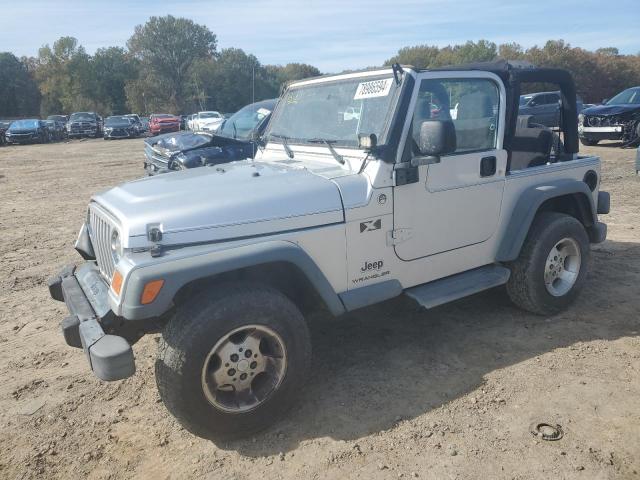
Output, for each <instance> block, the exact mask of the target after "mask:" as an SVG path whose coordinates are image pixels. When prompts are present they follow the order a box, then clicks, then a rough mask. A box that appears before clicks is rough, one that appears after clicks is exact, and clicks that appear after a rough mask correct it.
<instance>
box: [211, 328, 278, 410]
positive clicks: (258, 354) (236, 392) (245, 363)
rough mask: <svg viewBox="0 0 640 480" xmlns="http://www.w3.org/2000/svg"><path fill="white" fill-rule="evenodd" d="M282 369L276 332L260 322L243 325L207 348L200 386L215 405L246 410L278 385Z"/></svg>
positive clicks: (264, 399)
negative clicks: (210, 347)
mask: <svg viewBox="0 0 640 480" xmlns="http://www.w3.org/2000/svg"><path fill="white" fill-rule="evenodd" d="M286 369H287V352H286V348H285V345H284V342H283V340H282V338H281V337H280V335H278V334H277V333H276V332H275V331H274V330H272V329H271V328H269V327H266V326H264V325H247V326H243V327H239V328H236V329H234V330H232V331H231V332H229V333H227V334H226V335H225V336H223V337H222V338H221V339H220V340H218V342H217V343H216V344H215V345H214V347H213V348H212V349H211V351H210V352H209V354H208V355H207V358H206V360H205V362H204V365H203V368H202V389H203V391H204V394H205V397H206V398H207V400H208V401H209V403H211V405H213V406H214V407H215V408H217V409H219V410H222V411H225V412H232V413H241V412H247V411H250V410H253V409H254V408H256V407H258V406H259V405H261V404H262V403H263V402H264V401H266V400H267V398H269V397H270V396H271V395H272V394H273V392H275V391H276V390H277V389H278V387H279V386H280V384H281V383H282V381H283V379H284V377H285V373H286Z"/></svg>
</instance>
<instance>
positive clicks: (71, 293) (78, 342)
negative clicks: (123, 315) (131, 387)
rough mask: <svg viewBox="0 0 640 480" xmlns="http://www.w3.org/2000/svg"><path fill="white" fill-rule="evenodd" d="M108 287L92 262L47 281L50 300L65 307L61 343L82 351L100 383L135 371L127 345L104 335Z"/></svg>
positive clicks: (129, 347) (115, 336) (66, 270)
mask: <svg viewBox="0 0 640 480" xmlns="http://www.w3.org/2000/svg"><path fill="white" fill-rule="evenodd" d="M108 289H109V287H108V285H107V284H106V283H105V282H104V280H102V277H101V276H100V273H99V272H98V269H97V267H96V266H95V264H94V263H93V262H87V263H85V264H83V265H81V266H80V267H77V268H76V267H73V266H68V267H65V268H64V269H63V270H62V271H61V272H60V274H59V275H58V276H56V277H54V278H52V279H50V280H49V293H50V295H51V297H52V298H53V299H54V300H58V301H62V302H64V303H65V304H66V305H67V308H68V309H69V313H70V314H71V315H70V316H68V317H67V318H65V319H64V320H63V321H62V324H61V327H62V333H63V336H64V338H65V341H66V342H67V344H68V345H70V346H72V347H78V348H82V349H83V350H84V352H85V354H86V355H87V360H88V361H89V365H90V367H91V370H92V371H93V373H94V374H95V375H96V376H97V377H98V378H100V379H101V380H107V381H110V380H121V379H123V378H127V377H129V376H131V375H133V374H134V373H135V371H136V367H135V360H134V357H133V350H132V349H131V345H130V344H129V342H127V340H126V339H124V338H123V337H121V336H118V335H109V334H106V333H105V331H104V329H103V327H102V321H103V320H104V319H105V318H107V317H108V316H112V315H113V313H112V312H111V310H110V308H109V299H108V291H109V290H108Z"/></svg>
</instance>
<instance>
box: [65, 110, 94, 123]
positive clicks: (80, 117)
mask: <svg viewBox="0 0 640 480" xmlns="http://www.w3.org/2000/svg"><path fill="white" fill-rule="evenodd" d="M95 119H96V117H95V116H94V115H93V114H92V113H85V112H81V113H74V114H73V115H71V118H70V120H71V121H72V122H77V121H83V122H93V121H95Z"/></svg>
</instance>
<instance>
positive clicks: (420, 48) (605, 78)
mask: <svg viewBox="0 0 640 480" xmlns="http://www.w3.org/2000/svg"><path fill="white" fill-rule="evenodd" d="M500 59H503V60H510V61H521V62H529V63H531V64H533V65H535V66H537V67H558V68H564V69H566V70H569V71H570V72H571V74H572V75H573V79H574V81H575V84H576V90H577V92H578V95H580V96H581V97H582V99H583V100H584V102H585V103H600V102H601V101H602V100H603V99H605V98H611V97H613V96H614V95H615V94H616V93H618V92H620V91H622V90H624V89H625V88H629V87H634V86H638V85H640V53H638V54H636V55H621V54H620V52H619V51H618V49H617V48H613V47H606V48H599V49H597V50H596V51H589V50H585V49H583V48H579V47H572V46H571V45H570V44H568V43H566V42H564V41H563V40H549V41H547V42H546V43H545V44H544V46H543V47H538V46H534V47H531V48H528V49H524V48H523V47H522V46H521V45H519V44H517V43H505V44H501V45H496V44H495V43H493V42H490V41H488V40H480V41H478V42H472V41H469V42H467V43H465V44H463V45H449V46H446V47H437V46H433V45H417V46H413V47H405V48H402V49H400V50H399V51H398V53H397V54H396V55H395V56H393V57H392V58H390V59H388V60H387V61H386V62H385V65H391V64H393V63H396V62H397V63H400V64H406V65H413V66H415V67H417V68H436V67H443V66H445V65H460V64H464V63H470V62H490V61H495V60H500ZM538 87H540V86H538ZM547 87H548V88H554V87H553V86H547ZM555 88H557V87H555Z"/></svg>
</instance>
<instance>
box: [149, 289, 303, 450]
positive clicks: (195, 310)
mask: <svg viewBox="0 0 640 480" xmlns="http://www.w3.org/2000/svg"><path fill="white" fill-rule="evenodd" d="M213 289H215V292H213V293H212V291H211V290H203V291H202V292H201V293H200V294H195V295H194V296H193V297H191V298H190V299H189V300H187V302H185V303H184V304H183V305H180V306H178V307H177V309H176V313H175V315H174V317H173V318H172V319H171V320H170V321H169V323H168V324H167V326H166V327H165V330H164V332H163V335H162V340H161V342H160V348H159V355H158V360H157V361H156V381H157V385H158V390H159V392H160V397H161V398H162V400H163V402H164V403H165V405H166V407H167V409H168V410H169V411H170V412H171V413H172V414H173V415H174V416H175V417H176V418H177V419H178V421H179V422H180V423H181V424H182V425H183V426H184V427H185V428H186V429H187V430H189V431H190V432H192V433H194V434H196V435H198V436H201V437H205V438H211V439H231V438H239V437H243V436H246V435H249V434H251V433H254V432H256V431H259V430H262V429H264V428H266V427H268V426H270V425H271V424H272V423H274V422H275V421H276V420H277V419H278V418H279V417H281V416H282V415H284V413H286V411H287V410H288V409H289V408H290V407H291V406H292V405H293V403H294V402H295V397H296V395H297V394H298V393H299V391H300V389H301V386H302V384H303V383H304V380H305V378H306V375H307V370H308V366H309V361H310V357H311V344H310V339H309V332H308V330H307V326H306V323H305V321H304V318H303V316H302V314H301V313H300V311H299V310H298V309H297V307H296V306H295V305H294V304H293V303H292V302H291V301H290V300H289V299H288V298H287V297H285V296H284V295H283V294H282V293H280V292H279V291H277V290H275V289H272V288H270V287H267V286H262V285H255V284H240V283H237V284H225V285H217V286H215V287H213Z"/></svg>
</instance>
